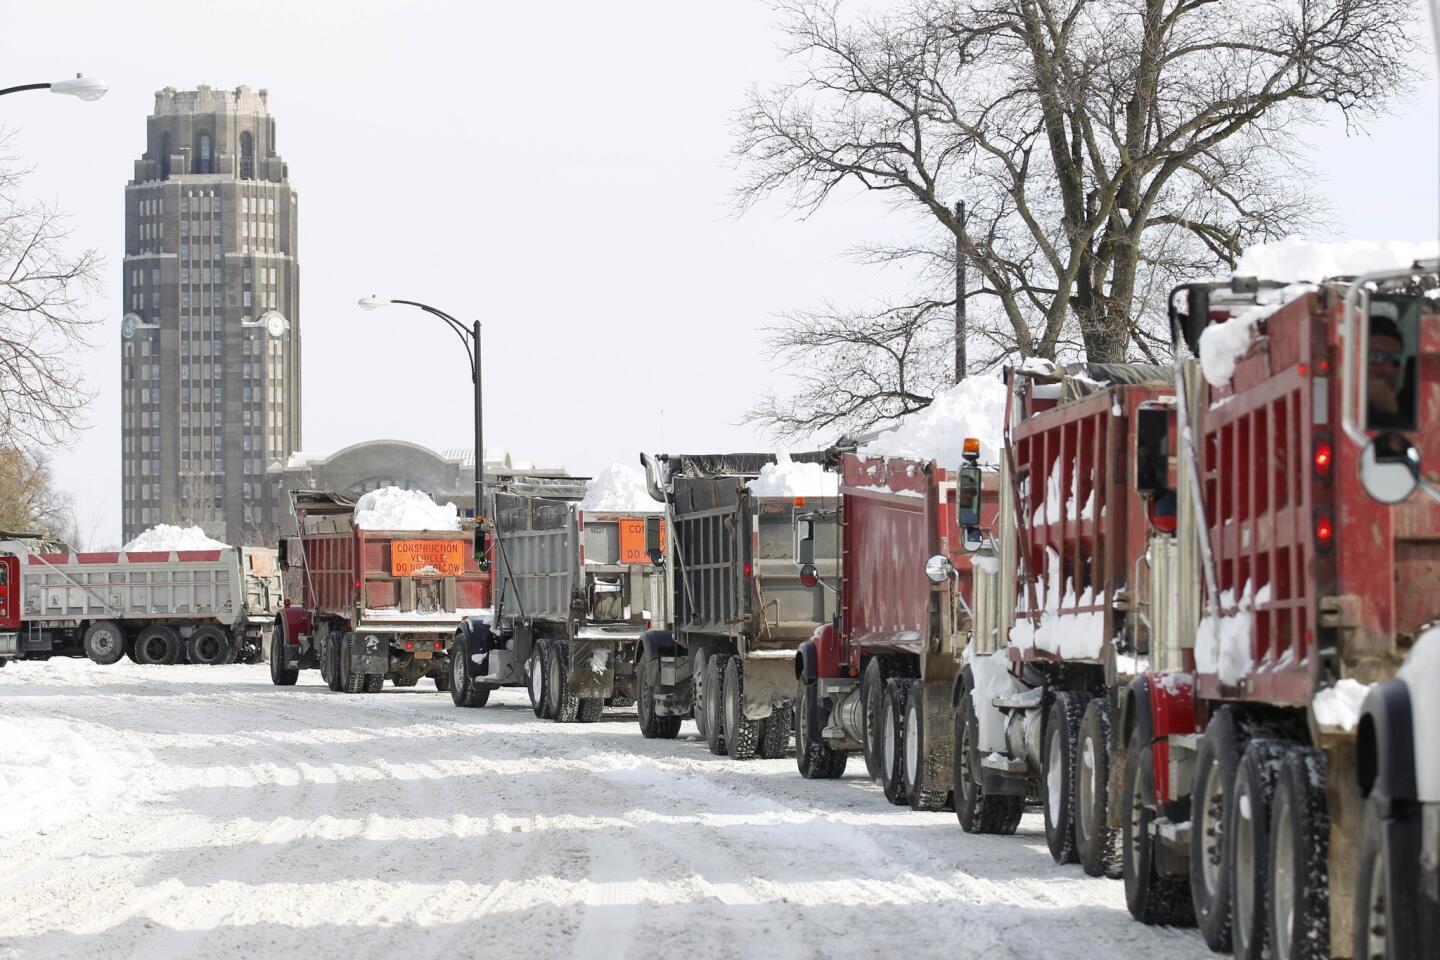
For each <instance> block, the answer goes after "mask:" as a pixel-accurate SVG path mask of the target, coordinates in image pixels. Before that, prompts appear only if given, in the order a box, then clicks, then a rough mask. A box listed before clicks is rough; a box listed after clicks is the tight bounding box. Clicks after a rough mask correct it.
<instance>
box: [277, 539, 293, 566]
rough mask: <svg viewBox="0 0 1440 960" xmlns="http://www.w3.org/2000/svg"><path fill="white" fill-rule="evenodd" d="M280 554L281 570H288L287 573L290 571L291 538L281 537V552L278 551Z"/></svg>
mask: <svg viewBox="0 0 1440 960" xmlns="http://www.w3.org/2000/svg"><path fill="white" fill-rule="evenodd" d="M278 553H279V558H280V569H281V570H286V571H288V570H289V569H290V538H289V537H281V538H280V544H279V551H278Z"/></svg>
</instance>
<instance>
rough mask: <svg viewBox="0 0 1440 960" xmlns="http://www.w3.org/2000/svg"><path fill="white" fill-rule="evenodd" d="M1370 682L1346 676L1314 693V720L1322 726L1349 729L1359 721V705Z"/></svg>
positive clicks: (1363, 699)
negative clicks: (1362, 681) (1331, 685)
mask: <svg viewBox="0 0 1440 960" xmlns="http://www.w3.org/2000/svg"><path fill="white" fill-rule="evenodd" d="M1369 692H1370V684H1368V683H1361V682H1360V681H1359V680H1351V679H1349V678H1346V679H1344V680H1341V681H1340V682H1339V683H1337V684H1335V686H1333V687H1326V688H1325V689H1324V690H1321V691H1320V692H1319V693H1317V694H1315V722H1316V723H1318V724H1320V726H1322V727H1339V728H1340V729H1341V730H1345V731H1350V730H1354V729H1355V725H1356V724H1357V723H1359V722H1360V707H1361V706H1363V705H1364V703H1365V695H1366V694H1367V693H1369Z"/></svg>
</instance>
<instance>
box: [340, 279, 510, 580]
mask: <svg viewBox="0 0 1440 960" xmlns="http://www.w3.org/2000/svg"><path fill="white" fill-rule="evenodd" d="M357 305H358V306H359V307H360V309H362V310H379V309H381V308H382V307H393V306H399V305H403V306H407V307H418V308H419V309H421V310H424V311H425V312H426V313H429V314H432V315H434V316H437V317H439V318H440V319H441V320H444V321H445V323H446V325H447V326H449V327H450V329H451V330H454V331H455V335H456V336H458V337H459V338H460V342H461V343H462V344H464V346H465V356H466V357H467V358H468V359H469V360H470V382H471V383H473V384H474V385H475V559H476V562H477V563H479V565H480V569H481V570H488V569H490V560H489V558H488V557H487V556H486V553H487V551H486V549H485V539H486V538H485V429H484V424H485V407H484V404H483V402H482V394H481V389H480V372H481V371H480V321H479V320H476V321H475V322H474V323H473V324H472V325H471V328H470V329H468V330H467V329H466V328H465V325H464V324H462V323H461V322H460V321H459V320H456V319H455V318H454V317H452V316H450V314H448V313H446V312H445V311H444V310H440V309H437V308H435V307H432V306H430V305H429V304H428V303H420V302H419V301H416V300H382V299H380V298H379V297H377V296H375V295H374V294H371V295H370V296H368V297H361V298H360V300H359V301H358V304H357Z"/></svg>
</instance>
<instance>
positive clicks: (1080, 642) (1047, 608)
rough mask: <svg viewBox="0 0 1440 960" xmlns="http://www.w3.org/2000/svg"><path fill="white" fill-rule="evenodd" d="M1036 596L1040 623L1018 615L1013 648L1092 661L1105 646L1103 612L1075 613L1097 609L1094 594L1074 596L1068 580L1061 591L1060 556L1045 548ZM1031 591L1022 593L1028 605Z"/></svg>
mask: <svg viewBox="0 0 1440 960" xmlns="http://www.w3.org/2000/svg"><path fill="white" fill-rule="evenodd" d="M1035 580H1036V583H1035V593H1036V595H1037V599H1038V600H1039V601H1040V617H1039V622H1038V623H1037V622H1036V621H1035V620H1034V619H1032V618H1030V617H1029V616H1027V615H1026V614H1025V613H1024V612H1020V613H1016V615H1015V624H1014V626H1012V627H1011V628H1010V646H1012V647H1016V648H1018V649H1021V650H1024V649H1027V648H1034V649H1037V650H1044V651H1045V652H1047V653H1054V654H1058V655H1059V656H1061V657H1064V658H1066V659H1067V660H1093V659H1095V658H1096V657H1098V656H1100V650H1101V649H1102V648H1103V647H1104V646H1105V614H1104V612H1103V611H1100V610H1089V611H1085V612H1076V608H1077V607H1090V606H1094V605H1095V602H1096V601H1095V595H1094V592H1093V591H1092V590H1091V589H1090V588H1089V587H1086V588H1085V592H1084V593H1081V594H1079V595H1078V596H1077V595H1076V593H1075V585H1074V582H1073V581H1072V580H1070V579H1068V578H1066V579H1065V581H1064V590H1063V591H1062V590H1061V569H1060V554H1058V553H1056V552H1055V550H1053V549H1051V548H1049V547H1046V548H1045V574H1044V576H1039V577H1036V578H1035ZM1028 598H1029V591H1026V590H1022V591H1021V601H1022V602H1027V601H1028Z"/></svg>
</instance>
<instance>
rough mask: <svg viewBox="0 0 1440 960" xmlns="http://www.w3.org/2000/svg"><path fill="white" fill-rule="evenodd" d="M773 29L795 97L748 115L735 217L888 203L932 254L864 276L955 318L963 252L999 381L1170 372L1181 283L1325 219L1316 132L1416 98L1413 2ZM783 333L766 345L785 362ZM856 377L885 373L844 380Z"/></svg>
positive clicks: (1022, 14) (1228, 3)
mask: <svg viewBox="0 0 1440 960" xmlns="http://www.w3.org/2000/svg"><path fill="white" fill-rule="evenodd" d="M779 7H780V9H781V11H782V13H783V16H784V21H783V30H784V32H785V35H786V37H787V38H788V41H789V42H788V52H789V53H790V54H791V56H792V59H793V60H794V61H795V62H796V63H797V65H798V67H797V70H798V78H797V79H795V80H794V81H792V82H789V83H785V84H781V85H777V86H771V87H765V88H758V89H756V90H753V91H752V92H751V95H750V97H749V100H748V103H747V105H746V107H745V108H744V109H743V111H742V112H741V115H740V118H739V120H738V128H739V129H738V134H739V136H738V140H737V144H736V147H735V152H736V154H737V156H738V157H739V158H740V160H741V162H742V166H743V169H744V171H745V172H744V175H743V178H742V180H741V183H740V185H739V187H738V190H737V198H736V199H737V203H738V205H739V207H740V209H742V210H743V209H747V208H748V207H750V206H751V205H753V204H755V203H758V202H760V201H761V200H763V199H765V198H768V197H771V196H775V195H779V196H781V197H782V198H783V199H784V200H785V201H786V202H787V203H788V204H789V205H790V206H791V207H792V209H794V210H796V211H797V212H799V213H800V214H801V215H808V214H810V213H812V212H814V211H815V210H817V209H818V208H819V207H821V206H822V205H823V204H824V203H825V202H826V201H827V200H829V199H830V198H831V197H833V196H835V195H836V191H837V190H839V189H840V188H842V187H843V186H846V185H851V186H853V187H855V188H858V189H861V190H864V191H874V192H876V193H878V194H879V195H881V196H883V197H885V198H888V199H889V200H890V201H891V202H892V203H893V204H894V205H895V206H897V207H898V208H900V209H902V210H905V211H909V212H910V213H912V214H913V215H914V217H915V220H916V222H917V224H918V225H919V227H920V236H921V240H920V241H919V242H913V241H912V242H910V243H907V244H904V245H901V246H897V247H886V246H883V245H879V246H874V247H871V248H868V249H867V250H865V251H862V252H861V254H862V257H863V258H865V259H868V260H871V261H888V260H896V261H904V262H917V261H918V262H919V263H920V264H921V265H922V270H921V272H920V273H921V275H922V276H926V277H929V278H930V280H931V281H932V282H931V283H930V284H929V285H927V286H926V287H925V289H924V290H921V291H919V292H918V294H917V296H916V297H915V298H914V299H916V300H919V301H923V302H925V303H928V304H931V305H933V306H934V307H935V308H937V309H932V310H930V311H929V312H927V313H926V314H925V316H926V317H931V316H933V317H935V318H936V319H937V320H939V319H940V318H941V317H943V316H944V311H943V309H938V308H943V307H945V306H947V305H953V303H954V294H953V292H951V293H950V294H949V296H948V297H947V296H945V295H943V294H938V291H941V290H945V289H946V288H947V286H948V287H949V288H950V289H951V290H952V291H953V274H951V273H948V265H949V264H950V263H952V262H953V257H954V252H955V250H956V249H957V247H958V249H959V250H960V251H962V252H963V254H964V255H965V256H966V257H967V258H968V260H969V262H970V264H971V267H972V273H974V274H977V275H978V278H979V281H980V283H979V286H978V288H976V289H973V290H972V291H970V297H971V298H972V299H971V300H970V301H969V303H970V307H971V309H970V314H971V321H970V327H971V329H972V330H974V331H976V332H977V333H978V335H979V336H980V337H981V338H982V343H984V344H985V345H986V346H987V347H988V357H989V358H990V359H992V360H993V359H994V358H995V357H997V356H999V355H1005V354H1019V355H1021V356H1031V355H1036V356H1042V357H1046V358H1050V359H1055V358H1057V357H1063V356H1064V355H1065V354H1067V353H1070V352H1071V349H1073V351H1074V352H1075V353H1083V355H1084V356H1086V357H1087V358H1088V359H1089V360H1091V361H1105V362H1113V361H1121V360H1125V359H1127V358H1128V357H1131V356H1139V357H1146V356H1149V357H1154V356H1155V355H1156V350H1157V349H1163V348H1164V347H1165V346H1166V344H1165V341H1166V340H1167V339H1168V338H1163V337H1161V338H1156V337H1155V330H1154V327H1153V324H1151V323H1149V322H1148V321H1149V320H1151V319H1153V318H1154V317H1155V316H1156V315H1157V314H1158V312H1159V311H1158V310H1157V307H1159V306H1160V301H1161V299H1162V298H1163V294H1162V293H1160V291H1161V290H1162V289H1163V288H1164V287H1165V286H1168V281H1169V280H1170V279H1172V278H1175V277H1179V276H1181V275H1185V274H1189V275H1192V276H1193V275H1194V274H1195V273H1196V272H1214V271H1215V270H1217V269H1219V268H1221V267H1222V266H1223V265H1233V264H1234V262H1235V260H1236V258H1237V257H1238V255H1239V253H1240V252H1241V251H1242V250H1243V249H1244V247H1246V246H1248V245H1250V244H1252V243H1254V242H1257V241H1261V240H1265V239H1278V238H1280V237H1282V236H1284V235H1286V234H1288V233H1291V232H1294V231H1296V230H1297V229H1303V228H1304V227H1306V226H1309V225H1310V224H1311V223H1313V222H1314V220H1315V219H1316V218H1317V217H1318V216H1321V215H1323V210H1324V207H1323V203H1322V202H1321V201H1319V200H1318V199H1317V198H1315V197H1314V196H1311V195H1310V194H1309V193H1308V192H1307V191H1306V190H1305V189H1304V187H1303V186H1301V184H1303V183H1304V182H1305V181H1304V178H1303V176H1300V175H1297V171H1298V170H1299V168H1300V159H1301V158H1302V157H1303V156H1304V149H1303V140H1302V135H1303V130H1304V127H1305V125H1306V124H1308V123H1310V122H1313V121H1315V120H1317V119H1318V118H1319V117H1320V116H1321V112H1322V111H1323V110H1326V109H1329V110H1332V111H1338V114H1339V115H1340V116H1343V117H1344V118H1345V119H1346V121H1347V122H1349V123H1360V122H1363V121H1364V120H1365V119H1367V118H1368V117H1369V116H1371V115H1372V114H1373V113H1374V112H1375V111H1378V110H1380V109H1383V107H1384V106H1385V105H1386V103H1387V102H1388V101H1389V99H1390V98H1392V97H1393V96H1395V95H1396V94H1397V93H1399V92H1402V91H1403V90H1405V89H1406V88H1407V87H1408V85H1409V84H1410V83H1411V82H1412V81H1413V78H1412V77H1410V76H1409V74H1408V71H1409V70H1410V69H1411V68H1410V66H1409V64H1410V53H1411V51H1412V49H1413V42H1412V40H1411V39H1410V33H1409V27H1410V22H1411V19H1412V17H1413V10H1412V9H1411V5H1410V4H1409V3H1408V2H1407V0H912V2H910V3H909V4H908V5H907V6H905V7H904V8H902V9H901V10H900V11H899V12H895V13H888V14H875V15H857V16H842V13H841V4H840V2H839V0H781V2H780V4H779ZM960 198H963V199H964V200H965V201H966V206H967V218H966V223H965V224H964V226H963V227H962V225H961V224H960V223H959V222H958V221H957V218H956V215H955V212H954V210H953V208H952V205H951V204H952V202H953V201H954V200H955V199H960ZM942 276H943V277H944V278H945V279H944V282H933V281H935V280H936V279H937V278H939V277H942ZM930 291H936V292H937V295H936V296H924V294H925V293H928V292H930ZM831 312H833V311H831ZM823 313H824V311H822V312H820V314H821V315H823ZM802 317H803V320H802V326H803V325H805V324H811V323H813V321H814V315H802ZM786 326H787V324H786V322H784V321H782V323H781V324H780V325H779V328H778V331H779V332H778V333H777V331H772V335H776V336H778V338H779V340H780V341H781V342H784V339H785V334H784V333H783V331H784V329H785V327H786ZM863 347H864V343H863V341H861V342H854V341H852V342H848V343H846V345H845V347H844V350H846V351H853V350H854V349H858V348H863ZM1067 348H1070V349H1067ZM978 352H979V353H980V354H981V359H982V361H983V359H984V358H985V356H986V355H987V351H986V350H982V351H978ZM872 353H875V355H876V358H877V360H879V362H880V363H883V360H880V358H879V357H878V352H876V351H872ZM971 353H972V356H973V355H975V354H976V353H977V351H974V350H972V351H971ZM812 362H813V363H815V364H816V365H817V366H822V367H823V368H825V369H829V364H828V363H823V362H822V361H819V360H816V359H813V358H812ZM876 365H879V364H878V363H877V364H876ZM856 366H859V367H863V368H865V369H873V368H874V365H869V364H858V365H857V364H855V363H854V362H853V360H851V359H849V358H847V359H846V360H845V361H844V362H842V363H840V364H839V370H842V371H843V370H849V369H852V368H855V367H856ZM983 366H984V364H983V362H982V364H981V367H983ZM844 385H845V383H844V382H843V381H842V380H841V374H840V373H838V372H837V373H834V374H831V375H830V377H829V382H828V383H827V384H825V385H824V387H823V389H824V390H830V391H833V392H834V393H835V394H836V396H837V397H840V398H842V399H843V398H844V397H845V396H846V393H847V391H846V390H845V389H842V387H843V386H844ZM886 386H887V387H894V386H896V384H895V383H893V382H890V383H887V384H886ZM805 389H807V390H809V391H810V393H811V394H814V393H816V392H818V391H819V390H820V389H821V387H820V385H818V384H814V383H810V384H808V385H807V386H806V387H805ZM803 396H804V393H803V391H802V398H803ZM922 399H923V398H922ZM804 408H805V403H804V402H803V399H802V402H800V403H798V404H796V405H795V407H794V409H793V414H794V416H801V415H803V410H804ZM767 409H768V410H773V411H775V412H780V411H782V410H785V409H786V408H785V405H784V404H772V405H771V407H769V408H767V407H766V406H764V405H762V406H761V407H760V408H757V411H756V412H755V414H756V415H757V416H758V418H759V419H761V420H764V421H766V422H769V423H771V424H772V425H773V426H775V427H777V428H778V429H780V430H782V431H783V430H787V429H789V428H790V424H789V423H787V422H786V420H784V419H783V418H777V417H774V416H770V415H769V413H768V412H767ZM874 409H876V411H877V412H881V408H879V407H875V408H874Z"/></svg>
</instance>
